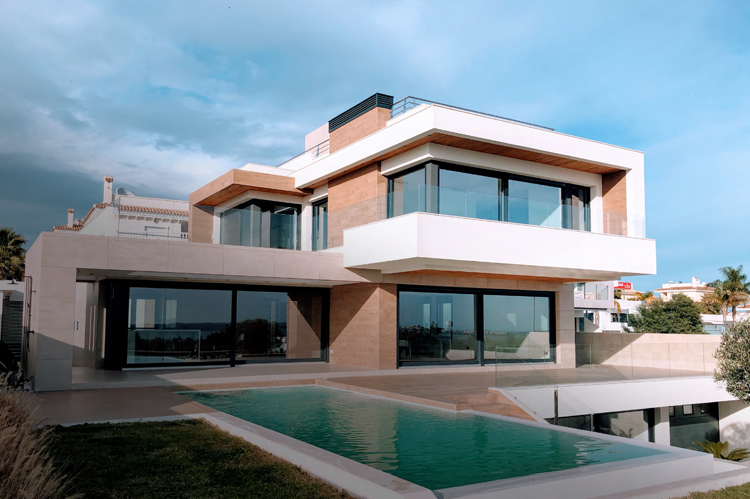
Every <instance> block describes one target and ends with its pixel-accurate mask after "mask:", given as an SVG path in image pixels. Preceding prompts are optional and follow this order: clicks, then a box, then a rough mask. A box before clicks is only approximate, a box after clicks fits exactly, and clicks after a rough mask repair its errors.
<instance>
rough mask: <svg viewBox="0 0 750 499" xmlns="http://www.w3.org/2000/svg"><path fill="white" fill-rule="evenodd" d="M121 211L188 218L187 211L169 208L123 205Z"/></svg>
mask: <svg viewBox="0 0 750 499" xmlns="http://www.w3.org/2000/svg"><path fill="white" fill-rule="evenodd" d="M120 210H121V211H132V212H135V213H153V214H155V215H171V216H177V217H187V216H188V212H187V210H172V209H169V208H151V207H148V206H134V205H131V204H121V205H120Z"/></svg>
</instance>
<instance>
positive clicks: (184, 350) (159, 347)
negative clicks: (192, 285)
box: [127, 287, 232, 365]
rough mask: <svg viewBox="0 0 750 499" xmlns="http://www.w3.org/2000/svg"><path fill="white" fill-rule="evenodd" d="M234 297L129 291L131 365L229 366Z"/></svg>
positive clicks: (187, 291)
mask: <svg viewBox="0 0 750 499" xmlns="http://www.w3.org/2000/svg"><path fill="white" fill-rule="evenodd" d="M231 322H232V292H231V291H223V290H198V289H170V288H145V287H144V288H136V287H132V288H130V299H129V300H128V333H127V363H128V364H133V365H138V364H164V363H167V364H169V363H181V362H184V363H195V362H201V361H216V360H222V359H223V360H226V361H229V356H230V350H231V344H232V340H231Z"/></svg>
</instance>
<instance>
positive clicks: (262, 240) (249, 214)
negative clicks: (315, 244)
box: [221, 199, 300, 250]
mask: <svg viewBox="0 0 750 499" xmlns="http://www.w3.org/2000/svg"><path fill="white" fill-rule="evenodd" d="M299 217H300V205H297V204H287V203H277V202H274V201H265V200H260V199H253V200H251V201H248V202H246V203H243V204H241V205H239V206H237V207H236V208H232V209H230V210H226V211H224V212H223V213H222V214H221V244H235V245H239V246H255V247H260V248H280V249H297V250H298V249H300V247H299V231H300V223H299Z"/></svg>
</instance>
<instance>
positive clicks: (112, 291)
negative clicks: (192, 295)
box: [102, 279, 331, 370]
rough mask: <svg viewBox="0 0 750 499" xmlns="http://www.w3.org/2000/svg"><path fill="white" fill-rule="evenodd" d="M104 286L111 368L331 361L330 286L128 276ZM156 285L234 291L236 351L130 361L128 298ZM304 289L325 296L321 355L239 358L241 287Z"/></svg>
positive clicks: (107, 352) (106, 356) (107, 356)
mask: <svg viewBox="0 0 750 499" xmlns="http://www.w3.org/2000/svg"><path fill="white" fill-rule="evenodd" d="M102 283H103V286H104V288H105V289H106V290H107V291H106V292H107V295H108V300H107V301H108V303H107V308H108V309H111V311H112V312H111V313H110V314H107V315H108V318H107V322H106V331H105V335H104V338H105V339H104V342H105V354H104V368H105V369H110V370H121V369H140V368H150V367H185V368H190V367H202V366H230V367H234V366H235V365H238V364H268V363H293V362H328V348H329V339H330V303H331V301H330V300H331V295H330V289H329V288H310V287H297V286H273V285H270V286H261V285H252V284H229V283H227V284H221V283H200V282H192V281H190V282H179V281H139V280H127V279H107V280H104V281H102ZM133 287H135V288H155V289H196V290H206V291H214V290H218V291H231V292H232V298H231V299H232V317H231V326H230V327H231V332H232V334H231V337H232V338H233V341H232V343H231V349H232V352H231V354H230V358H229V359H227V360H221V361H206V362H199V363H195V364H191V365H185V363H184V362H174V363H173V362H166V363H144V364H128V363H127V331H128V327H129V324H128V322H127V320H126V316H127V311H128V300H129V298H130V288H133ZM300 289H304V290H306V291H309V292H317V293H318V294H319V295H320V296H321V298H322V304H321V306H322V308H323V310H322V311H321V314H322V316H321V332H320V358H319V359H317V358H312V359H279V358H268V359H252V360H239V361H238V360H236V359H235V353H236V352H235V348H236V345H235V343H236V341H235V340H234V338H236V335H237V292H238V291H266V292H282V293H288V292H290V291H299V290H300Z"/></svg>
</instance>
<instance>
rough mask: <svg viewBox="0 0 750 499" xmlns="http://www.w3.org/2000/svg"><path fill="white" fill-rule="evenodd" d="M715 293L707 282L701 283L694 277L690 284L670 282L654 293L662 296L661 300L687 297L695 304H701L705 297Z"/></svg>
mask: <svg viewBox="0 0 750 499" xmlns="http://www.w3.org/2000/svg"><path fill="white" fill-rule="evenodd" d="M713 292H714V288H712V287H711V286H708V285H707V284H706V283H705V282H701V280H700V279H698V278H697V277H693V278H692V280H691V282H690V284H687V283H683V282H682V281H678V282H672V281H669V283H668V284H662V285H661V287H660V288H659V289H655V290H654V293H660V294H661V299H662V300H664V301H669V300H671V299H672V298H673V297H674V296H675V295H685V296H687V297H688V298H690V299H691V300H693V301H694V302H700V301H701V299H702V298H703V297H704V296H705V295H710V294H712V293H713Z"/></svg>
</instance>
